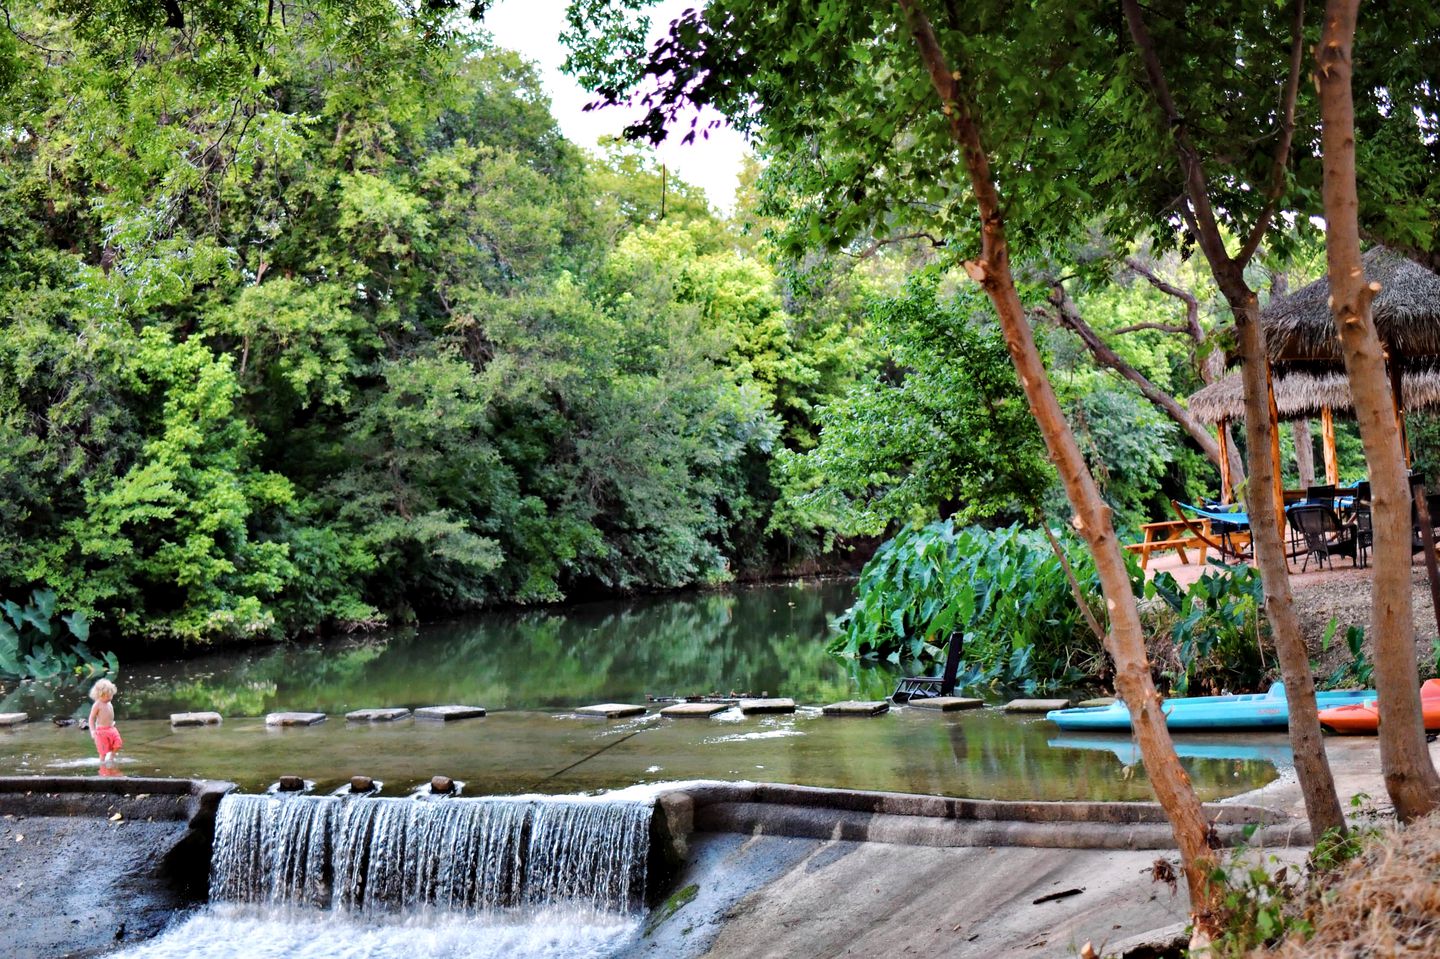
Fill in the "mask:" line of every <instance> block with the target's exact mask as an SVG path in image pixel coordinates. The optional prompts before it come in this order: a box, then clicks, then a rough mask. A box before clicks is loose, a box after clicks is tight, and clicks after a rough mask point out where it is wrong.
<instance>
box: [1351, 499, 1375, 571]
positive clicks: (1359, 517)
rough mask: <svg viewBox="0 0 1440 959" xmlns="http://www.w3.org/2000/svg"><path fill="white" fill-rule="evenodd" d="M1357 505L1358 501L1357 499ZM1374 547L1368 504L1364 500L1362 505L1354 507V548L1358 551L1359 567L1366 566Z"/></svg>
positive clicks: (1367, 501)
mask: <svg viewBox="0 0 1440 959" xmlns="http://www.w3.org/2000/svg"><path fill="white" fill-rule="evenodd" d="M1356 502H1357V503H1358V502H1359V500H1358V499H1357V500H1356ZM1374 545H1375V530H1374V528H1373V527H1372V526H1371V525H1370V502H1369V500H1366V501H1365V503H1364V505H1358V506H1356V507H1355V548H1356V550H1357V551H1358V556H1357V557H1356V558H1357V560H1358V563H1359V565H1360V566H1364V565H1366V561H1367V557H1368V556H1369V553H1370V549H1371V547H1373V546H1374Z"/></svg>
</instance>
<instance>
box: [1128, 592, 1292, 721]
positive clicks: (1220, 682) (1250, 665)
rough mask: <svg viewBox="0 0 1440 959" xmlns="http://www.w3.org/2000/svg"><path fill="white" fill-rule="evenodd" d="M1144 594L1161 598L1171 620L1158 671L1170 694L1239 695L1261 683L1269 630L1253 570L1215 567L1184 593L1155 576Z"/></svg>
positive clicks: (1264, 671)
mask: <svg viewBox="0 0 1440 959" xmlns="http://www.w3.org/2000/svg"><path fill="white" fill-rule="evenodd" d="M1217 565H1218V564H1217ZM1146 591H1147V592H1148V593H1152V594H1154V595H1157V596H1159V597H1160V598H1161V599H1163V600H1164V601H1165V605H1166V606H1168V607H1169V609H1170V611H1171V612H1172V613H1173V614H1174V617H1175V619H1174V622H1173V623H1171V624H1170V626H1169V632H1170V639H1171V647H1170V650H1169V657H1168V659H1169V661H1168V663H1166V664H1165V665H1164V668H1163V669H1162V670H1161V672H1162V675H1164V676H1165V677H1166V678H1167V679H1169V680H1170V686H1171V689H1173V690H1174V691H1175V692H1177V693H1179V694H1181V695H1187V694H1189V693H1191V692H1192V691H1198V692H1201V693H1219V692H1222V691H1229V692H1241V691H1250V690H1254V689H1257V688H1258V687H1259V686H1260V685H1261V684H1262V683H1263V682H1264V680H1265V677H1266V673H1267V672H1268V669H1269V667H1268V666H1267V665H1266V662H1265V649H1264V645H1265V639H1266V637H1267V636H1268V633H1269V626H1268V624H1267V623H1266V621H1265V617H1264V613H1263V611H1264V606H1265V593H1264V589H1263V587H1262V584H1261V582H1260V572H1259V570H1256V569H1254V568H1252V567H1249V566H1223V565H1220V566H1219V567H1218V568H1217V569H1214V570H1210V571H1207V572H1206V573H1204V574H1203V575H1202V576H1201V577H1200V579H1198V580H1197V581H1196V582H1195V583H1194V584H1192V585H1191V586H1190V588H1189V589H1188V590H1184V589H1182V588H1181V587H1180V584H1179V583H1177V582H1176V581H1175V577H1173V576H1171V575H1170V574H1169V573H1166V572H1161V573H1157V574H1156V576H1155V578H1154V579H1153V580H1151V581H1150V583H1149V585H1148V586H1147V587H1146Z"/></svg>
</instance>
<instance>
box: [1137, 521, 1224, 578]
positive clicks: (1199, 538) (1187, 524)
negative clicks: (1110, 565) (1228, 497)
mask: <svg viewBox="0 0 1440 959" xmlns="http://www.w3.org/2000/svg"><path fill="white" fill-rule="evenodd" d="M1196 527H1198V528H1199V529H1198V532H1197V530H1196ZM1140 529H1141V530H1142V531H1144V533H1145V539H1144V540H1143V541H1142V542H1139V543H1127V544H1125V548H1126V549H1127V550H1129V551H1130V552H1132V553H1139V554H1140V568H1141V569H1147V568H1148V567H1149V565H1150V554H1151V553H1154V552H1158V551H1161V550H1167V549H1173V550H1176V551H1177V552H1179V553H1180V562H1182V563H1184V564H1185V565H1187V566H1188V565H1190V556H1189V554H1188V553H1186V550H1189V549H1198V550H1199V551H1200V562H1201V563H1204V562H1205V553H1206V551H1207V550H1209V549H1210V541H1209V540H1208V539H1207V538H1206V537H1207V536H1208V535H1209V533H1210V521H1209V520H1208V519H1198V520H1189V521H1187V520H1183V519H1168V520H1161V521H1160V522H1158V523H1144V524H1142V525H1141V526H1140Z"/></svg>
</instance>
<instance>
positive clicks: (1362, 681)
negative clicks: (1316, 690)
mask: <svg viewBox="0 0 1440 959" xmlns="http://www.w3.org/2000/svg"><path fill="white" fill-rule="evenodd" d="M1339 625H1340V623H1339V620H1337V619H1335V618H1334V617H1333V616H1332V617H1331V618H1330V622H1329V623H1328V624H1326V626H1325V635H1324V636H1322V637H1321V639H1320V651H1321V652H1322V653H1323V652H1325V651H1327V650H1329V648H1330V644H1331V643H1332V642H1334V640H1335V633H1336V631H1337V629H1338V628H1339ZM1345 649H1346V651H1347V652H1348V653H1349V654H1350V658H1349V660H1347V661H1345V662H1342V663H1341V664H1340V665H1339V666H1336V667H1335V668H1334V669H1333V670H1331V671H1330V674H1329V675H1328V676H1326V677H1325V678H1324V679H1323V680H1321V682H1320V684H1321V685H1322V686H1325V687H1326V688H1328V689H1342V688H1346V687H1354V686H1359V687H1361V688H1363V689H1369V688H1370V687H1371V686H1373V685H1374V684H1375V664H1374V663H1373V662H1372V661H1371V660H1370V657H1369V656H1368V655H1367V654H1366V652H1365V627H1364V626H1358V625H1355V624H1353V623H1352V624H1351V625H1349V626H1346V627H1345ZM1431 655H1432V657H1433V658H1434V660H1435V662H1436V664H1437V666H1440V640H1436V641H1435V643H1434V644H1432V645H1431Z"/></svg>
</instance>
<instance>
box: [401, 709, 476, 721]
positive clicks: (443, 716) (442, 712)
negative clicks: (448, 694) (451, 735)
mask: <svg viewBox="0 0 1440 959" xmlns="http://www.w3.org/2000/svg"><path fill="white" fill-rule="evenodd" d="M484 715H485V708H484V707H483V706H421V707H420V708H419V709H417V710H415V718H416V719H438V720H440V721H441V722H444V723H448V722H451V721H453V720H456V719H479V718H480V717H481V716H484Z"/></svg>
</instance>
